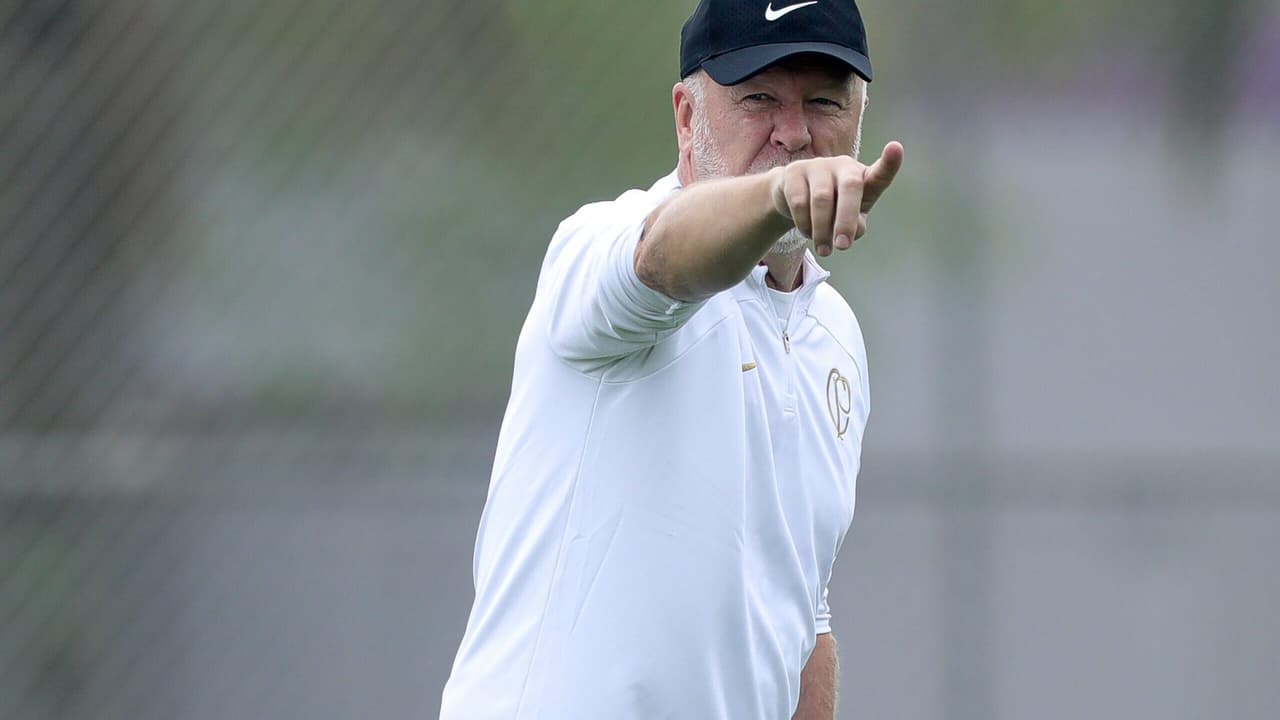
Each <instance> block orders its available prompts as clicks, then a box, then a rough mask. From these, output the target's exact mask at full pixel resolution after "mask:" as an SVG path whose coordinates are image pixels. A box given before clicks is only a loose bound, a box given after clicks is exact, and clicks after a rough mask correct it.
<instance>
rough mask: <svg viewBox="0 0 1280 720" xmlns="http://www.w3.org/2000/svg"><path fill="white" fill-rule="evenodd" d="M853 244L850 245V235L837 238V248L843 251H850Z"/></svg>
mask: <svg viewBox="0 0 1280 720" xmlns="http://www.w3.org/2000/svg"><path fill="white" fill-rule="evenodd" d="M851 244H852V243H850V242H849V236H848V235H837V236H836V247H838V248H840V249H841V250H848V249H849V246H850V245H851Z"/></svg>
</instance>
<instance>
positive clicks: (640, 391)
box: [442, 173, 870, 720]
mask: <svg viewBox="0 0 1280 720" xmlns="http://www.w3.org/2000/svg"><path fill="white" fill-rule="evenodd" d="M678 187H679V186H678V181H677V180H676V178H675V175H674V173H673V174H672V175H671V176H668V177H666V178H664V179H662V180H660V181H658V182H657V183H656V184H655V185H654V186H653V187H652V188H650V189H649V190H648V191H647V192H645V191H639V190H633V191H630V192H628V193H626V194H624V195H622V196H621V197H620V198H618V199H617V200H615V201H613V202H603V203H596V204H592V205H588V206H586V207H584V208H582V209H581V210H580V211H578V212H577V213H576V214H575V215H573V216H572V217H570V218H569V219H568V220H566V221H565V222H564V223H562V224H561V226H560V228H559V231H558V232H557V233H556V235H555V238H554V239H553V240H552V242H551V246H550V248H549V250H548V252H547V256H546V259H545V261H544V262H543V265H542V272H541V276H540V278H539V281H538V289H537V294H536V297H535V298H534V301H533V307H532V309H531V310H530V312H529V316H528V319H527V320H526V322H525V325H524V329H523V330H522V332H521V334H520V340H519V344H518V346H517V349H516V359H515V375H514V378H513V381H512V390H511V400H510V404H509V406H508V408H507V412H506V417H505V419H504V421H503V424H502V431H501V434H500V437H499V440H498V449H497V455H496V458H495V460H494V468H493V476H492V479H491V482H490V487H489V496H488V501H487V503H486V505H485V510H484V515H483V518H482V520H481V524H480V532H479V536H478V538H477V542H476V552H475V567H474V572H475V583H476V598H475V604H474V606H473V608H472V611H471V617H470V620H469V622H468V624H467V630H466V635H465V637H464V638H463V641H462V645H461V648H460V649H459V651H458V655H457V658H456V659H455V662H454V666H453V672H452V675H451V677H450V679H449V682H448V684H447V686H446V687H445V691H444V698H443V711H442V718H444V719H446V720H490V719H492V720H498V719H502V720H510V719H513V718H520V719H521V720H525V719H532V718H543V719H545V720H574V719H577V718H582V719H584V720H587V719H590V720H601V719H608V720H629V719H632V718H635V719H636V720H641V719H643V720H653V719H654V718H697V719H698V720H717V719H723V720H744V719H748V718H778V719H780V720H783V719H785V718H790V717H791V714H792V712H793V711H794V709H795V707H796V704H797V702H798V699H799V691H800V670H801V668H802V667H803V666H804V663H805V662H806V660H807V659H808V657H809V654H810V653H811V652H812V650H813V647H814V643H815V637H816V635H817V634H820V633H824V632H829V631H830V628H829V617H828V610H827V604H826V586H827V582H828V579H829V578H830V576H831V567H832V563H833V562H834V560H835V558H836V553H837V552H838V551H839V548H840V545H841V543H842V541H843V539H844V536H845V533H846V531H847V530H848V528H849V525H850V523H851V521H852V519H853V509H854V488H855V478H856V476H857V472H858V467H859V455H860V448H861V444H862V434H863V430H864V428H865V426H866V422H867V414H868V412H869V409H870V406H869V400H868V392H869V390H868V386H867V372H866V350H865V348H864V346H863V340H862V333H861V330H860V329H859V327H858V323H857V320H856V319H855V318H854V315H853V312H852V311H851V310H850V309H849V306H848V305H847V304H846V303H845V302H844V300H843V299H842V298H841V297H840V295H839V293H837V292H836V291H835V289H833V288H832V287H831V286H829V285H827V284H826V283H825V280H826V278H827V277H828V273H827V272H825V271H824V270H822V269H821V268H820V267H819V266H818V265H817V263H816V262H815V261H814V259H813V257H812V256H809V255H807V256H806V259H805V264H804V271H803V273H804V275H803V277H804V282H803V286H802V287H801V288H800V289H799V290H797V291H796V292H797V293H798V296H797V297H796V299H795V304H794V307H793V309H792V313H791V317H790V319H789V321H788V322H787V323H786V324H785V327H782V326H781V325H782V324H781V323H780V322H779V318H778V316H777V314H776V313H775V311H774V308H773V306H772V304H771V302H772V301H771V300H770V298H769V296H768V290H767V289H766V286H765V282H764V277H765V268H764V267H763V266H761V267H758V268H756V270H755V271H754V272H753V273H752V274H751V275H750V276H749V277H748V278H747V279H746V280H745V281H743V282H742V283H740V284H739V285H737V286H736V287H734V288H731V289H730V290H727V291H725V292H722V293H720V294H718V295H716V296H715V297H712V298H711V299H709V300H707V301H705V302H703V303H700V304H686V303H681V302H676V301H673V300H672V299H670V298H668V297H666V296H664V295H662V294H661V293H658V292H655V291H654V290H651V289H650V288H648V287H646V286H645V285H644V284H642V283H641V282H640V281H639V279H638V278H637V277H636V274H635V268H634V262H633V257H634V253H635V248H636V244H637V242H638V241H639V238H640V233H641V231H642V228H643V225H644V222H645V218H646V217H647V216H648V215H649V213H650V212H652V210H653V209H654V208H656V207H657V206H658V205H659V204H660V203H661V202H662V200H663V199H664V198H666V197H667V196H668V195H669V194H670V193H672V192H675V191H676V190H678Z"/></svg>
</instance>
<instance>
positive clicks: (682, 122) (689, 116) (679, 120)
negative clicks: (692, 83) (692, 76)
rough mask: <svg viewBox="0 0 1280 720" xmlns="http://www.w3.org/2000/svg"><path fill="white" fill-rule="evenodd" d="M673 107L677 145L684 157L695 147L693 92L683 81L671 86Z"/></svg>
mask: <svg viewBox="0 0 1280 720" xmlns="http://www.w3.org/2000/svg"><path fill="white" fill-rule="evenodd" d="M671 107H672V110H674V111H675V119H676V147H677V148H678V149H679V151H680V156H681V157H684V155H685V154H686V153H692V149H693V93H691V92H689V88H687V87H685V84H684V83H683V82H678V83H676V84H675V87H673V88H671Z"/></svg>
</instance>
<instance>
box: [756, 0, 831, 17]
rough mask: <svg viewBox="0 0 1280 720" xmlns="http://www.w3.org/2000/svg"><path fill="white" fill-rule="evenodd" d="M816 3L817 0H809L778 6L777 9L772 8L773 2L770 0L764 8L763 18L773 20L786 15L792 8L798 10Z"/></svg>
mask: <svg viewBox="0 0 1280 720" xmlns="http://www.w3.org/2000/svg"><path fill="white" fill-rule="evenodd" d="M817 4H818V0H809V2H802V3H796V4H795V5H788V6H786V7H784V8H778V9H777V10H774V9H773V3H772V2H770V3H769V5H768V6H767V7H766V8H765V9H764V19H765V20H768V21H769V22H773V21H774V20H777V19H778V18H780V17H782V16H783V15H786V14H787V13H789V12H791V11H792V10H799V9H800V8H802V7H809V6H810V5H817Z"/></svg>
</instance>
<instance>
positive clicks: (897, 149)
mask: <svg viewBox="0 0 1280 720" xmlns="http://www.w3.org/2000/svg"><path fill="white" fill-rule="evenodd" d="M905 156H906V150H904V149H903V147H902V143H900V142H897V141H896V140H895V141H893V142H891V143H889V144H888V145H885V146H884V152H882V153H881V154H880V159H879V160H876V162H875V164H874V165H872V166H871V167H869V168H867V172H866V175H863V182H862V212H867V211H869V210H871V207H872V206H873V205H875V204H876V201H877V200H879V199H880V195H881V194H882V193H883V192H884V191H885V190H887V189H889V185H891V184H892V183H893V178H894V177H896V176H897V175H898V170H899V169H900V168H901V167H902V160H903V158H904V157H905Z"/></svg>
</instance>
